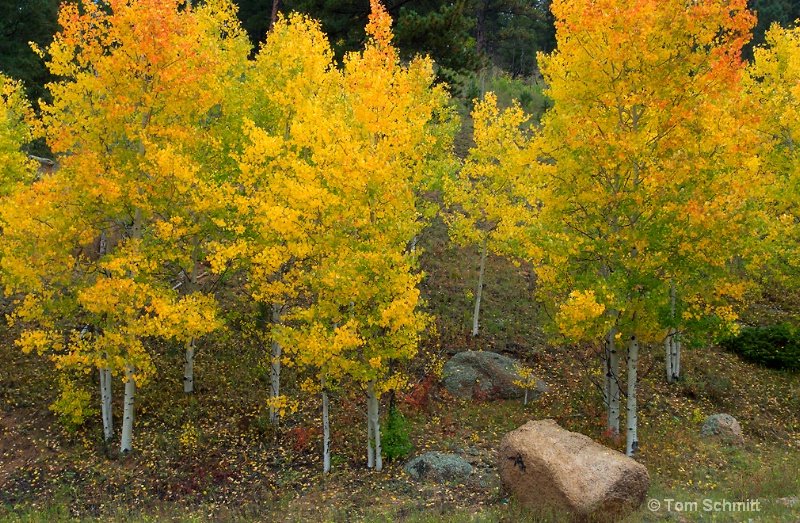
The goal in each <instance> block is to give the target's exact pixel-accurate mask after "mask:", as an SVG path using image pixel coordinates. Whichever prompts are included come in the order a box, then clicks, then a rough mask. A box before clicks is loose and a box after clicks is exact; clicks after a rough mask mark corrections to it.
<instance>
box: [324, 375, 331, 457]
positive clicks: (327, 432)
mask: <svg viewBox="0 0 800 523" xmlns="http://www.w3.org/2000/svg"><path fill="white" fill-rule="evenodd" d="M322 443H323V445H322V446H323V451H322V470H323V472H325V473H328V472H330V470H331V425H330V419H329V417H328V387H327V384H326V383H325V375H324V374H323V376H322Z"/></svg>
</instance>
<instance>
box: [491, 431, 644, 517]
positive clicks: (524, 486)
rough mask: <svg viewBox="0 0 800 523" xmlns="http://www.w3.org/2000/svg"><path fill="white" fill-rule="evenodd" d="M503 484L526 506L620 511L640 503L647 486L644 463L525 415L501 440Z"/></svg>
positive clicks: (588, 511) (582, 511) (578, 513)
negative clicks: (521, 423) (527, 419)
mask: <svg viewBox="0 0 800 523" xmlns="http://www.w3.org/2000/svg"><path fill="white" fill-rule="evenodd" d="M498 469H499V471H500V480H501V481H502V483H503V486H504V487H505V488H506V489H507V490H508V491H510V492H511V493H513V494H514V495H516V497H517V499H518V500H519V501H520V503H521V504H522V505H523V506H525V507H528V508H535V509H542V510H555V511H559V512H567V513H570V514H572V515H573V516H575V517H577V518H578V519H580V518H583V517H586V516H588V515H590V514H592V515H595V516H601V517H602V516H603V515H608V516H612V517H614V516H619V515H622V514H624V513H626V512H629V511H632V510H634V509H636V508H637V507H639V505H641V503H642V502H643V501H644V498H645V496H646V494H647V489H648V488H650V475H649V474H648V473H647V469H646V468H645V467H644V465H642V464H640V463H637V462H636V461H634V460H633V459H631V458H629V457H627V456H625V455H624V454H622V453H620V452H617V451H615V450H612V449H609V448H607V447H604V446H602V445H600V444H599V443H595V442H594V441H593V440H592V439H591V438H589V437H587V436H584V435H583V434H578V433H575V432H570V431H568V430H564V429H562V428H561V427H559V426H558V424H557V423H556V422H555V421H553V420H551V419H548V420H541V421H529V422H528V423H526V424H525V425H523V426H522V427H520V428H518V429H516V430H514V431H512V432H509V433H508V434H506V435H505V436H504V437H503V440H502V441H501V442H500V449H499V451H498Z"/></svg>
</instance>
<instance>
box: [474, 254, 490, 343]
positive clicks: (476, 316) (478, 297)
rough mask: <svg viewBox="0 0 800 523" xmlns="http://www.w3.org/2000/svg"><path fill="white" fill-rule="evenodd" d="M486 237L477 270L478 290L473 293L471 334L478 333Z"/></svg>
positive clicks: (475, 334)
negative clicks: (473, 309)
mask: <svg viewBox="0 0 800 523" xmlns="http://www.w3.org/2000/svg"><path fill="white" fill-rule="evenodd" d="M487 243H488V240H487V239H484V240H483V250H482V251H481V266H480V269H479V272H478V292H477V293H476V294H475V312H474V313H473V314H472V336H473V337H474V336H477V335H478V320H479V318H480V313H481V295H482V294H483V273H484V270H485V269H486V244H487Z"/></svg>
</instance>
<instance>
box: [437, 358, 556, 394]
mask: <svg viewBox="0 0 800 523" xmlns="http://www.w3.org/2000/svg"><path fill="white" fill-rule="evenodd" d="M515 365H519V363H518V362H516V361H514V360H513V359H511V358H508V357H506V356H503V355H501V354H497V353H495V352H488V351H471V350H468V351H465V352H459V353H458V354H456V355H455V356H453V357H452V358H450V360H449V361H448V362H447V363H445V364H444V366H443V367H442V382H443V383H444V386H445V388H446V389H447V392H449V393H450V394H452V395H453V396H455V397H456V398H461V399H474V398H475V397H476V396H478V397H480V398H481V399H486V400H493V399H511V398H520V397H522V395H523V393H524V391H523V389H522V388H521V387H519V386H518V385H515V384H514V381H518V380H521V379H522V377H521V376H520V375H519V374H517V371H516V370H515V369H514V366H515ZM547 390H549V389H548V387H547V385H546V384H545V383H544V382H543V381H542V380H540V379H538V378H537V379H536V380H535V385H534V387H532V388H531V389H529V393H528V397H529V398H531V397H533V399H536V398H537V397H538V396H539V394H540V393H542V392H545V391H547ZM531 393H533V394H532V396H531Z"/></svg>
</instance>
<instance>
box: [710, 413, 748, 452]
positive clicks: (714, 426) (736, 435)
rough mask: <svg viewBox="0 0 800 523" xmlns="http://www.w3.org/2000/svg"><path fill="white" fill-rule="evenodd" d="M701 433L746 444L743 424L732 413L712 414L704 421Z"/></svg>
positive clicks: (730, 441) (711, 437)
mask: <svg viewBox="0 0 800 523" xmlns="http://www.w3.org/2000/svg"><path fill="white" fill-rule="evenodd" d="M700 435H701V436H703V437H704V438H709V439H713V438H716V439H721V440H723V441H726V442H728V443H735V444H738V445H743V444H744V435H743V434H742V426H741V425H739V422H738V421H736V418H734V417H733V416H731V415H730V414H712V415H711V416H709V417H707V418H706V420H705V421H704V422H703V427H702V428H701V429H700Z"/></svg>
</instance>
